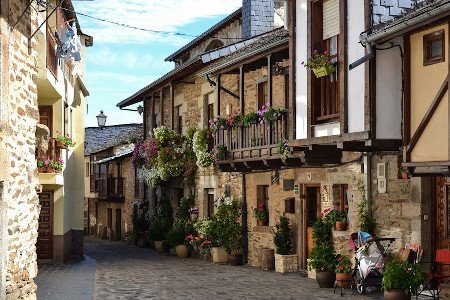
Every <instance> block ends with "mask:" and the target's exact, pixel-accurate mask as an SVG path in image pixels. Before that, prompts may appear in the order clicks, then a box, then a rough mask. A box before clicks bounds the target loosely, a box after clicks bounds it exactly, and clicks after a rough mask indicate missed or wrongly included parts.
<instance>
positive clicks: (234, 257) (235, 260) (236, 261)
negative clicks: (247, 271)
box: [228, 254, 242, 266]
mask: <svg viewBox="0 0 450 300" xmlns="http://www.w3.org/2000/svg"><path fill="white" fill-rule="evenodd" d="M228 260H229V261H230V265H232V266H240V265H242V254H229V255H228Z"/></svg>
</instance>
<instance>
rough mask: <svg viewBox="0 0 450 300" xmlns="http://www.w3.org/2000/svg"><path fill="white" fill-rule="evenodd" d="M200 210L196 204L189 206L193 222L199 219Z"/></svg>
mask: <svg viewBox="0 0 450 300" xmlns="http://www.w3.org/2000/svg"><path fill="white" fill-rule="evenodd" d="M198 212H199V210H198V207H196V206H194V207H191V208H189V215H190V218H191V221H192V222H195V221H197V219H198Z"/></svg>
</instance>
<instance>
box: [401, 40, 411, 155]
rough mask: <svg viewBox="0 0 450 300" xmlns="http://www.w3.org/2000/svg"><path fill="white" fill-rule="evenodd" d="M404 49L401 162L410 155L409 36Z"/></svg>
mask: <svg viewBox="0 0 450 300" xmlns="http://www.w3.org/2000/svg"><path fill="white" fill-rule="evenodd" d="M403 44H404V45H403V48H404V65H403V72H404V76H403V77H404V79H403V82H404V90H405V92H404V95H403V161H404V162H408V161H409V160H410V155H409V154H408V151H407V145H408V143H409V140H410V139H411V122H410V120H411V43H410V36H409V35H406V36H405V37H404V42H403Z"/></svg>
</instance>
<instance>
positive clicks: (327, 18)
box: [323, 0, 340, 40]
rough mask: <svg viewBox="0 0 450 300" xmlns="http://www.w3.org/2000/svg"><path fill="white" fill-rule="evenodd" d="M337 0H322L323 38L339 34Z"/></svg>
mask: <svg viewBox="0 0 450 300" xmlns="http://www.w3.org/2000/svg"><path fill="white" fill-rule="evenodd" d="M339 18H340V14H339V0H326V1H324V2H323V39H324V40H326V39H329V38H330V37H332V36H335V35H338V34H339Z"/></svg>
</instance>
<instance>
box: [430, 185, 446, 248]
mask: <svg viewBox="0 0 450 300" xmlns="http://www.w3.org/2000/svg"><path fill="white" fill-rule="evenodd" d="M432 184H433V187H434V189H433V194H434V195H433V198H434V199H435V201H434V209H433V211H434V212H433V215H434V222H433V226H434V230H433V232H434V235H435V236H434V247H435V249H450V215H449V213H450V181H449V178H445V177H435V178H433V183H432ZM435 249H433V253H434V252H435Z"/></svg>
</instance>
